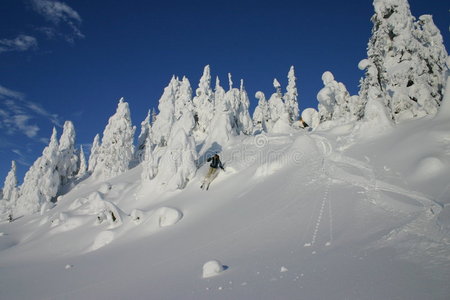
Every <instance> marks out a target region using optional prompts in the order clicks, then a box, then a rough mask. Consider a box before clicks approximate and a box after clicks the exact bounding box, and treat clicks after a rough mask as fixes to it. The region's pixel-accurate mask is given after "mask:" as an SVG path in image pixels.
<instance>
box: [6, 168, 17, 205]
mask: <svg viewBox="0 0 450 300" xmlns="http://www.w3.org/2000/svg"><path fill="white" fill-rule="evenodd" d="M17 183H18V181H17V166H16V162H15V161H12V162H11V170H9V172H8V175H6V178H5V183H4V184H3V196H2V198H3V200H4V201H6V202H7V205H8V206H9V207H13V206H14V205H15V204H16V201H17V197H18V196H19V189H18V187H17Z"/></svg>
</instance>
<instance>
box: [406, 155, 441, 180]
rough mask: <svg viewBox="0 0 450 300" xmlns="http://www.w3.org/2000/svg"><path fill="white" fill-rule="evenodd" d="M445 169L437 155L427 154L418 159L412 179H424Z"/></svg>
mask: <svg viewBox="0 0 450 300" xmlns="http://www.w3.org/2000/svg"><path fill="white" fill-rule="evenodd" d="M445 169H446V165H445V164H444V163H443V162H442V161H441V160H440V159H439V158H437V157H434V156H429V157H425V158H423V159H422V160H420V161H419V163H418V165H417V168H416V170H415V172H414V173H413V174H412V175H411V179H412V180H426V179H431V178H432V177H435V176H438V175H440V174H441V173H442V172H444V171H445Z"/></svg>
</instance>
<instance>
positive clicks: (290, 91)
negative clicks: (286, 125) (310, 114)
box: [284, 66, 300, 124]
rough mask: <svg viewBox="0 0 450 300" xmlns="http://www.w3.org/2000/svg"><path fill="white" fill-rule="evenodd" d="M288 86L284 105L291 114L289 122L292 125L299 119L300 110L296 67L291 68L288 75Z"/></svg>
mask: <svg viewBox="0 0 450 300" xmlns="http://www.w3.org/2000/svg"><path fill="white" fill-rule="evenodd" d="M287 78H288V85H287V87H286V94H284V103H285V104H286V110H287V112H288V113H289V121H290V122H291V124H292V123H293V122H295V121H297V120H298V118H299V114H300V113H299V108H298V91H297V84H296V80H297V78H296V77H295V70H294V66H291V68H290V69H289V73H288V76H287Z"/></svg>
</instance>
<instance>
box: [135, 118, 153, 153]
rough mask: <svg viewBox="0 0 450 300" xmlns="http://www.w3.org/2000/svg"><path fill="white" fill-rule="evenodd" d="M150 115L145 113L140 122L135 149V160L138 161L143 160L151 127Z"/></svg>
mask: <svg viewBox="0 0 450 300" xmlns="http://www.w3.org/2000/svg"><path fill="white" fill-rule="evenodd" d="M150 118H151V113H150V110H149V111H148V113H147V116H146V117H145V119H144V121H142V122H141V132H140V133H139V137H138V143H137V147H136V153H135V158H136V159H137V160H139V161H141V160H142V159H143V156H144V153H145V147H146V145H147V137H148V136H149V135H150V132H151V129H152V125H151V124H150Z"/></svg>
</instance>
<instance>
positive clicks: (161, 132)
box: [152, 76, 179, 147]
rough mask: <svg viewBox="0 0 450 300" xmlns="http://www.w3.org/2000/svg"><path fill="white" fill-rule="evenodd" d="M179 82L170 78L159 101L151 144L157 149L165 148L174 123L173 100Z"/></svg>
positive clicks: (173, 77)
mask: <svg viewBox="0 0 450 300" xmlns="http://www.w3.org/2000/svg"><path fill="white" fill-rule="evenodd" d="M178 88H179V81H178V80H177V79H176V78H175V76H172V78H171V79H170V82H169V84H168V86H167V87H165V88H164V92H163V94H162V96H161V98H160V99H159V104H158V110H159V114H158V116H157V118H156V120H155V122H154V124H153V126H152V141H153V142H152V143H153V144H154V145H156V146H158V147H165V146H166V145H167V140H168V138H169V135H170V131H171V130H172V126H173V123H174V122H175V99H176V96H177V94H178Z"/></svg>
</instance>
